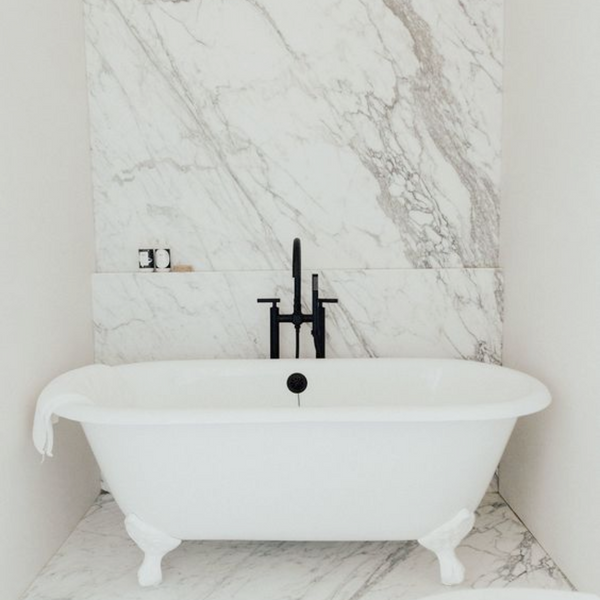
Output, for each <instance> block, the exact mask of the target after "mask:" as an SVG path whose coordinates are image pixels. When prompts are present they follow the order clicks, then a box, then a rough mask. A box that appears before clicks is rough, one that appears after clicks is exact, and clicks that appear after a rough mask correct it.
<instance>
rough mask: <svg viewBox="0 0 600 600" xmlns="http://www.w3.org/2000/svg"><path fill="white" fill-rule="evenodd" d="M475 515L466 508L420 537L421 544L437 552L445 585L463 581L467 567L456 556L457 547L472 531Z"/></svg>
mask: <svg viewBox="0 0 600 600" xmlns="http://www.w3.org/2000/svg"><path fill="white" fill-rule="evenodd" d="M474 522H475V515H474V514H473V513H472V512H471V511H470V510H467V509H466V508H464V509H463V510H461V511H460V512H459V513H458V514H457V515H456V516H454V517H453V518H452V519H451V520H450V521H448V522H447V523H445V524H444V525H442V526H441V527H438V528H437V529H436V530H435V531H432V532H431V533H429V534H427V535H426V536H424V537H422V538H420V539H419V544H421V546H424V547H425V548H427V549H428V550H431V551H432V552H434V553H435V555H436V556H437V558H438V561H439V563H440V574H441V577H442V583H443V584H444V585H456V584H457V583H462V581H463V579H464V578H465V567H464V566H463V564H462V563H461V562H460V560H458V557H457V556H456V552H455V550H456V547H457V546H458V545H459V544H460V542H461V541H462V540H463V539H464V538H465V536H466V535H467V534H468V533H469V531H471V529H472V527H473V523H474Z"/></svg>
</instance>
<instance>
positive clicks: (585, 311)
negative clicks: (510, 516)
mask: <svg viewBox="0 0 600 600" xmlns="http://www.w3.org/2000/svg"><path fill="white" fill-rule="evenodd" d="M505 43H506V64H505V114H504V117H505V118H504V122H505V136H504V147H503V160H504V164H503V170H504V173H503V198H502V212H503V214H502V227H501V264H502V265H503V266H504V272H505V278H506V280H505V282H506V298H505V302H506V312H505V325H504V336H505V337H504V362H505V364H506V365H507V366H510V367H516V368H519V369H522V370H524V371H527V372H529V373H531V374H532V375H535V376H537V377H539V378H540V379H541V380H542V381H544V382H546V383H547V385H548V386H549V387H550V389H551V391H552V394H553V397H554V404H553V405H552V407H551V408H550V409H549V410H547V411H545V412H544V413H543V414H540V415H536V416H535V417H530V418H527V419H524V420H523V421H522V423H520V424H519V426H518V428H517V431H516V433H515V435H514V437H513V439H512V442H511V444H510V446H509V449H508V451H507V454H506V456H505V458H504V461H503V463H502V466H501V471H500V489H501V493H502V494H503V495H504V497H505V498H506V499H507V500H508V502H509V503H510V504H511V506H512V507H513V508H514V509H515V510H516V512H517V514H518V515H519V516H520V517H521V518H522V519H523V520H524V522H525V523H526V525H527V526H528V527H529V528H530V529H531V531H532V532H533V534H534V535H535V536H536V537H537V538H538V539H539V541H540V542H541V544H542V545H543V546H544V547H545V548H546V550H547V551H548V552H549V553H550V554H551V555H552V556H553V557H554V558H555V560H556V561H557V562H558V564H559V566H560V567H561V568H562V569H563V570H564V571H565V573H566V575H567V576H568V577H569V578H571V580H572V581H573V583H574V584H575V585H576V586H577V587H579V588H580V589H582V590H585V591H594V592H596V593H600V568H599V565H600V229H599V225H600V2H598V0H527V1H523V0H506V42H505Z"/></svg>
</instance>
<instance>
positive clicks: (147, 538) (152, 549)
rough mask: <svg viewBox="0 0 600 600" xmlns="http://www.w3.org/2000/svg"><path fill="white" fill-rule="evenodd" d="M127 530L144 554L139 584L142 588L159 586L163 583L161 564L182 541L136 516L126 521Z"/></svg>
mask: <svg viewBox="0 0 600 600" xmlns="http://www.w3.org/2000/svg"><path fill="white" fill-rule="evenodd" d="M125 529H126V530H127V533H128V534H129V537H130V538H131V539H132V540H133V541H134V542H135V543H136V544H137V545H138V547H139V548H140V550H141V551H142V552H143V553H144V561H143V562H142V566H141V567H140V568H139V571H138V582H139V584H140V585H142V586H149V585H158V584H159V583H160V582H161V581H162V569H161V567H160V563H161V561H162V559H163V557H164V556H165V554H167V552H170V551H171V550H174V549H175V548H177V546H179V544H181V540H178V539H177V538H174V537H171V536H170V535H167V534H166V533H163V532H162V531H159V530H158V529H156V528H155V527H152V526H151V525H148V524H147V523H144V521H142V520H141V519H138V518H137V517H136V516H135V515H129V516H128V517H127V518H126V519H125Z"/></svg>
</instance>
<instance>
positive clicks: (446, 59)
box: [85, 0, 502, 272]
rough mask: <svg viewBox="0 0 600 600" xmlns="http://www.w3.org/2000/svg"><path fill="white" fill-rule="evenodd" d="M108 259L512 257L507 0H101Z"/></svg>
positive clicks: (490, 263) (112, 266) (101, 140)
mask: <svg viewBox="0 0 600 600" xmlns="http://www.w3.org/2000/svg"><path fill="white" fill-rule="evenodd" d="M85 13H86V38H87V63H88V67H87V68H88V80H89V90H90V111H91V128H92V155H93V170H94V199H95V216H96V240H97V264H98V269H99V270H100V271H103V272H115V271H116V272H119V271H133V270H135V268H136V250H137V248H139V247H147V246H149V245H152V244H154V243H155V240H160V239H162V240H163V241H164V243H167V244H168V245H169V246H170V247H171V248H172V250H173V254H174V257H175V260H177V261H179V262H183V263H189V264H192V265H194V267H195V268H196V270H207V271H221V270H232V269H233V270H247V269H275V270H277V269H282V268H287V267H288V266H289V246H290V244H291V240H292V238H293V237H295V236H300V237H301V238H302V239H303V240H304V241H305V260H306V264H307V265H309V266H310V265H314V266H315V267H318V268H321V269H347V268H350V269H360V268H367V269H370V268H398V267H401V268H406V267H413V268H429V267H434V268H441V267H496V266H497V247H498V244H497V238H498V188H499V171H500V153H499V148H500V118H501V79H502V65H501V55H502V0H374V1H369V2H366V1H364V0H343V1H341V0H320V1H319V2H301V1H300V0H227V2H223V1H221V0H186V1H177V2H176V1H167V0H144V1H143V2H140V1H139V0H85Z"/></svg>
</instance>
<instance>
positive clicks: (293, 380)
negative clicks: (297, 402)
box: [287, 373, 308, 394]
mask: <svg viewBox="0 0 600 600" xmlns="http://www.w3.org/2000/svg"><path fill="white" fill-rule="evenodd" d="M287 386H288V390H290V392H292V393H293V394H301V393H302V392H303V391H304V390H305V389H306V388H307V387H308V380H307V379H306V377H304V375H302V373H292V374H291V375H290V376H289V377H288V378H287Z"/></svg>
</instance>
